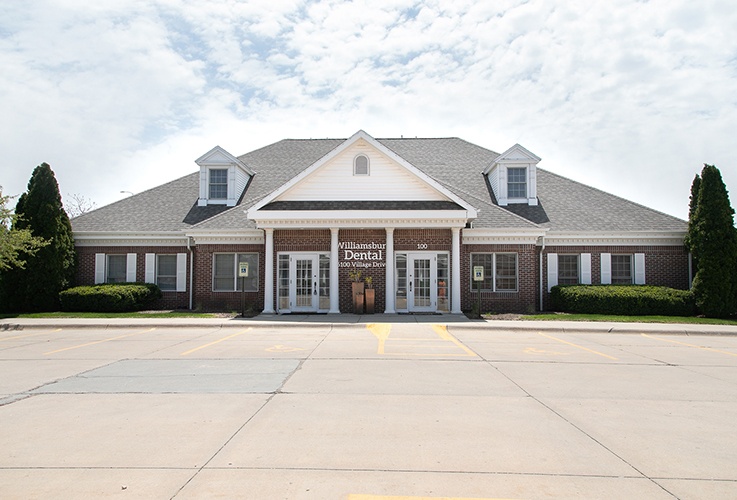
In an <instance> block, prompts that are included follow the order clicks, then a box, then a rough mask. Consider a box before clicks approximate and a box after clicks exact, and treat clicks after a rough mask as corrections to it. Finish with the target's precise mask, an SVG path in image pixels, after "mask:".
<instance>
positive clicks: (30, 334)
mask: <svg viewBox="0 0 737 500" xmlns="http://www.w3.org/2000/svg"><path fill="white" fill-rule="evenodd" d="M60 331H61V328H57V329H56V330H51V331H50V332H38V333H27V334H25V335H16V336H15V337H5V338H4V339H0V342H3V341H4V340H14V339H24V338H26V337H34V336H36V335H43V334H44V333H55V332H60Z"/></svg>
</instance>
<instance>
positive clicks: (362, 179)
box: [275, 139, 448, 201]
mask: <svg viewBox="0 0 737 500" xmlns="http://www.w3.org/2000/svg"><path fill="white" fill-rule="evenodd" d="M361 155H363V156H365V157H366V158H368V173H367V174H366V175H355V174H354V160H355V158H356V157H358V156H361ZM310 200H367V201H388V200H392V201H417V200H425V201H447V200H448V197H447V196H445V195H443V194H442V193H440V192H439V191H438V190H437V189H435V188H434V187H432V186H430V185H429V184H428V183H427V182H426V181H425V180H423V179H420V178H419V177H418V176H417V175H415V174H414V173H413V172H410V171H408V170H407V169H406V168H405V167H404V166H402V165H400V164H399V163H398V162H397V161H396V160H394V159H392V158H390V157H388V156H387V155H385V154H384V153H382V152H381V151H379V150H378V149H377V148H375V147H374V146H373V145H371V144H369V143H368V142H367V141H366V140H364V139H359V140H357V141H356V142H354V143H353V144H351V145H350V146H349V147H348V148H346V149H345V150H343V151H341V152H340V153H339V154H337V155H336V156H335V157H333V158H331V159H330V160H328V161H327V162H326V163H325V164H324V165H321V166H320V167H319V168H318V169H316V170H315V171H314V172H312V173H311V174H310V175H308V176H307V177H305V178H304V179H302V180H301V181H300V182H299V183H298V184H296V185H294V186H292V187H291V188H290V189H288V190H287V191H285V192H284V193H283V194H281V195H280V196H279V197H278V198H276V200H275V201H310Z"/></svg>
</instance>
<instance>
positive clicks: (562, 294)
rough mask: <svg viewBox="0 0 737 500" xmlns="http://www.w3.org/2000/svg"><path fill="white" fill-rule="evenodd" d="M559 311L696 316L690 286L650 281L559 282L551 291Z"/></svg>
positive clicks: (552, 299)
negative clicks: (674, 285) (636, 282)
mask: <svg viewBox="0 0 737 500" xmlns="http://www.w3.org/2000/svg"><path fill="white" fill-rule="evenodd" d="M550 298H551V302H552V307H553V309H554V310H555V311H561V312H570V313H581V314H615V315H625V316H626V315H630V316H648V315H659V316H694V315H695V314H696V303H695V301H694V297H693V294H692V293H691V292H690V291H689V290H676V289H675V288H667V287H662V286H647V285H557V286H554V287H553V288H552V290H551V291H550Z"/></svg>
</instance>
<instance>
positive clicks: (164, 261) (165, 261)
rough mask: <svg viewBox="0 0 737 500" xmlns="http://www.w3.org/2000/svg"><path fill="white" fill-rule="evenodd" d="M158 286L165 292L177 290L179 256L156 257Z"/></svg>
mask: <svg viewBox="0 0 737 500" xmlns="http://www.w3.org/2000/svg"><path fill="white" fill-rule="evenodd" d="M156 284H157V285H159V288H161V289H162V290H163V291H167V290H169V291H171V290H176V289H177V256H176V255H157V256H156Z"/></svg>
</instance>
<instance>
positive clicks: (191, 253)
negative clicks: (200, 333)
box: [187, 236, 194, 311]
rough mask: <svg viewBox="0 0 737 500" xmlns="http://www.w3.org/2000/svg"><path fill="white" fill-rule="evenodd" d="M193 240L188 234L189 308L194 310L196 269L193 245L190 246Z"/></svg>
mask: <svg viewBox="0 0 737 500" xmlns="http://www.w3.org/2000/svg"><path fill="white" fill-rule="evenodd" d="M191 242H192V237H191V236H187V251H188V252H189V310H190V311H191V310H192V293H193V290H192V277H193V276H192V274H193V271H194V251H193V250H192V247H191V246H190V244H191Z"/></svg>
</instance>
